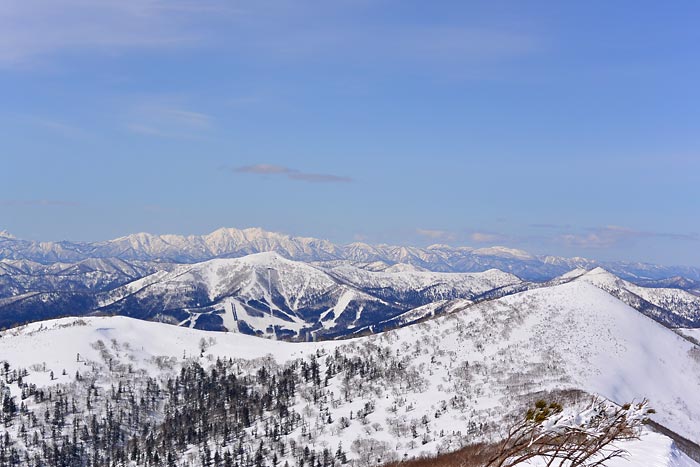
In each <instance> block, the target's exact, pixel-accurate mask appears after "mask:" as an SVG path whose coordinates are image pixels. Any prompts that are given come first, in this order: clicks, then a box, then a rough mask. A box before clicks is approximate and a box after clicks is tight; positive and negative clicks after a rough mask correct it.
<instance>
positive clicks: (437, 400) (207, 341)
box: [0, 269, 700, 466]
mask: <svg viewBox="0 0 700 467" xmlns="http://www.w3.org/2000/svg"><path fill="white" fill-rule="evenodd" d="M213 271H214V272H215V271H216V269H213ZM210 279H211V280H210V282H209V284H210V285H212V286H213V287H212V288H211V289H208V290H206V291H205V292H206V293H209V292H212V293H219V292H222V291H223V290H224V288H225V287H224V286H225V283H221V282H220V281H219V280H218V276H216V274H214V276H213V277H210ZM319 280H320V279H319ZM219 284H221V285H219ZM220 286H221V287H223V288H218V287H220ZM297 293H300V292H299V291H298V290H297ZM300 296H301V297H303V294H301V293H300ZM463 305H464V306H463V309H462V310H461V311H455V312H454V313H452V314H449V315H446V316H442V317H439V318H436V319H433V320H429V321H426V322H423V323H420V324H417V325H413V326H408V327H405V328H401V329H397V330H394V331H390V332H386V333H383V334H379V335H373V336H369V337H365V338H357V339H352V340H350V341H332V342H322V343H288V342H279V341H271V340H264V341H263V340H260V339H258V338H255V337H251V336H245V335H242V334H237V333H207V332H204V331H198V330H194V329H187V328H176V327H165V325H163V324H160V323H150V322H144V321H138V320H132V319H129V318H124V317H109V318H85V319H82V320H81V319H68V318H66V319H61V320H56V321H50V322H45V323H34V324H31V325H28V326H26V327H22V328H16V329H12V330H9V331H5V332H4V333H2V334H1V337H0V356H2V357H1V358H2V359H3V360H7V361H8V362H9V364H10V371H12V369H15V370H17V369H20V368H23V369H27V370H28V371H27V372H26V374H25V375H24V377H23V378H22V383H23V384H36V385H38V387H46V386H49V385H53V384H64V385H71V386H74V385H75V384H77V383H76V381H75V375H76V372H78V373H79V374H80V375H81V379H82V380H90V381H94V383H92V384H96V385H97V386H98V387H103V388H105V389H104V391H106V392H105V394H108V393H109V388H110V386H111V387H112V388H113V389H112V391H114V390H115V389H114V385H115V384H116V381H121V383H120V384H127V381H131V382H130V383H128V384H129V385H130V386H129V387H130V388H131V389H129V391H140V390H141V389H139V388H140V387H141V386H138V384H140V383H138V381H140V380H139V378H140V376H138V375H139V374H141V373H140V371H141V370H145V371H146V372H145V373H143V374H144V375H161V376H159V377H157V378H156V379H158V378H161V379H162V378H165V377H166V376H167V375H171V376H174V375H177V374H179V371H180V370H179V368H180V367H182V366H183V365H191V364H197V365H201V366H202V367H204V368H207V367H209V366H211V365H212V364H214V363H215V362H216V359H217V358H225V359H228V358H229V357H231V358H234V359H235V360H234V362H233V366H234V368H238V370H237V371H238V372H239V374H241V375H243V374H252V375H253V376H254V375H255V374H256V372H257V374H258V375H259V370H260V368H261V367H262V366H265V367H266V368H268V371H274V372H276V371H280V372H282V371H283V370H284V368H287V369H288V370H289V371H292V372H297V373H298V372H299V371H300V368H304V367H307V368H308V365H311V368H313V365H318V366H319V367H318V371H317V373H318V375H319V378H320V379H319V380H318V385H317V383H313V382H312V381H313V378H312V379H310V380H306V381H308V383H303V381H304V379H303V374H304V373H303V371H302V372H301V373H300V374H301V375H302V379H301V382H299V383H298V384H300V386H298V387H297V392H296V396H295V397H294V399H293V400H290V404H292V405H290V407H293V408H294V409H293V410H294V411H295V413H298V414H299V415H300V416H301V420H303V421H304V422H303V423H296V422H295V423H293V424H292V425H290V430H291V431H290V432H289V433H288V434H287V435H285V437H284V440H285V441H284V443H286V444H285V446H286V448H284V449H283V451H279V449H282V448H281V447H280V445H279V442H277V441H276V442H275V443H272V441H270V443H272V444H269V450H267V451H265V452H266V453H267V454H265V455H269V456H271V455H272V452H273V451H274V452H276V456H277V459H278V460H280V459H284V458H287V459H289V460H290V465H292V461H293V460H294V459H290V458H289V457H288V456H290V455H291V454H290V451H289V449H290V444H289V442H290V440H295V446H306V445H308V446H309V447H310V448H311V449H312V450H318V449H321V448H322V447H324V446H327V447H329V448H330V449H331V450H333V451H335V449H336V447H337V446H338V443H339V442H341V443H342V446H344V448H345V450H346V451H347V452H346V453H347V456H348V457H349V458H360V457H361V456H362V455H363V454H362V453H363V449H364V448H363V446H365V445H366V443H369V441H368V440H370V439H371V440H373V441H372V443H374V444H373V445H375V447H377V449H378V450H379V451H381V457H382V460H383V461H386V460H391V459H395V458H401V457H403V456H404V454H406V455H407V456H415V455H419V454H421V453H435V452H438V451H443V452H444V451H446V450H453V449H456V448H458V447H460V446H462V445H464V444H465V443H470V442H475V441H479V440H492V439H497V438H498V437H499V436H500V433H501V429H502V426H503V424H504V423H506V419H507V416H508V415H513V414H517V413H521V412H520V411H521V410H522V407H523V406H524V405H526V404H527V403H529V402H528V401H531V400H532V398H533V397H539V396H537V395H538V394H545V393H543V392H542V391H555V392H554V393H552V394H555V395H556V394H559V393H557V392H556V391H560V390H572V389H581V390H584V391H586V392H590V393H597V394H600V395H602V396H604V397H606V398H608V399H610V400H612V401H615V402H618V403H623V402H627V401H631V400H641V399H642V398H645V397H646V398H648V399H649V401H650V404H651V406H652V407H654V408H655V409H656V411H657V413H656V414H655V415H653V418H654V420H656V421H658V422H659V423H661V424H663V425H665V426H666V427H668V428H669V429H671V430H673V431H675V432H677V433H679V434H680V435H682V436H684V437H686V438H688V439H690V440H691V441H694V442H698V441H700V350H699V349H698V347H697V346H695V345H693V344H692V343H690V342H689V341H688V340H685V339H683V338H682V337H680V336H678V335H676V334H675V333H674V332H672V331H671V330H669V329H667V328H664V327H663V326H661V325H659V324H658V323H656V322H654V321H652V320H651V319H649V318H647V317H645V316H643V315H641V314H640V313H638V312H637V311H636V310H634V309H632V308H630V307H629V306H627V305H625V304H624V303H622V302H620V301H619V300H617V299H615V298H613V297H612V296H610V295H609V294H607V293H605V292H604V291H602V290H600V289H599V288H597V287H594V286H592V285H591V284H589V283H586V282H585V281H574V282H570V283H567V284H563V285H560V286H555V287H549V288H542V289H536V290H531V291H526V292H522V293H519V294H515V295H511V296H508V297H504V298H501V299H498V300H494V301H490V302H484V303H478V304H471V303H470V302H469V301H468V300H465V301H463ZM78 354H79V355H78ZM268 354H269V355H270V358H271V360H270V359H266V355H268ZM76 356H77V357H76ZM300 358H302V359H303V361H305V362H307V363H304V364H303V365H302V364H301V361H302V360H299V359H300ZM239 359H257V360H253V361H251V362H250V363H245V364H244V363H243V361H242V360H239ZM309 359H310V360H309ZM272 362H276V363H272ZM285 362H286V363H285ZM314 362H316V363H314ZM279 365H281V366H279ZM300 365H301V366H300ZM278 366H279V367H278ZM275 368H279V370H275ZM64 370H65V371H64ZM314 371H315V370H314ZM51 372H53V377H54V378H55V379H54V380H53V381H52V380H51ZM120 375H122V376H120ZM129 375H130V376H129ZM279 375H280V376H279V377H280V378H281V377H282V376H281V375H282V373H279ZM124 377H125V378H126V379H122V378H124ZM240 377H241V378H243V376H240ZM258 378H259V376H258ZM324 378H325V383H324ZM9 379H11V378H9ZM252 381H253V380H251V384H253V383H252ZM258 381H259V379H258ZM134 384H135V385H136V386H134V387H133V388H132V387H131V385H134ZM145 384H146V383H145V381H144V385H145ZM149 384H153V383H149ZM163 384H166V383H165V382H164V383H163ZM305 384H308V385H309V386H305ZM125 390H126V389H125ZM10 391H11V393H12V394H13V395H15V396H20V395H21V394H20V390H19V386H18V385H17V384H16V383H12V384H10ZM102 393H103V391H102V390H100V391H99V394H102ZM96 394H97V392H96ZM552 397H565V396H563V395H562V396H552ZM572 397H573V399H572ZM576 397H579V396H569V399H571V401H575V400H576ZM569 399H567V400H569ZM583 399H585V397H583ZM583 399H581V400H583ZM99 401H100V398H99V397H98V396H95V400H94V401H93V404H94V405H96V404H97V403H98V402H99ZM572 403H574V402H572ZM272 413H273V412H264V413H263V414H262V415H261V416H260V417H259V418H258V417H255V418H254V419H252V420H251V421H250V425H249V426H248V427H247V428H245V430H244V431H242V432H241V433H240V434H239V436H253V433H258V434H260V433H265V432H267V431H266V429H265V426H266V423H268V422H266V421H265V420H266V417H267V416H268V415H269V416H272ZM265 414H268V415H265ZM268 428H269V427H268ZM244 433H247V434H245V435H244ZM217 436H220V435H217ZM259 436H260V435H259ZM259 439H262V440H267V439H268V438H266V437H265V436H262V437H261V438H259ZM648 439H651V440H652V441H653V440H654V439H656V440H657V441H655V442H659V441H658V440H659V439H661V438H658V436H657V435H654V436H653V437H651V438H648ZM251 442H252V441H251ZM266 442H267V441H266ZM256 443H257V441H256V442H254V443H253V446H255V445H256ZM641 443H642V444H640V446H644V447H641V448H640V449H641V450H640V451H639V452H641V453H644V452H647V451H645V449H646V447H648V446H651V444H649V443H646V444H645V443H644V438H643V440H642V442H641ZM664 443H665V444H664ZM652 444H653V443H652ZM661 444H663V445H664V446H665V448H664V449H665V451H664V452H666V453H667V454H669V453H671V451H672V449H671V447H670V446H671V445H670V444H669V443H668V442H666V441H663V442H662V443H661ZM273 446H277V447H275V448H274V449H273ZM351 446H356V447H357V449H356V450H352V449H350V447H351ZM635 446H636V445H635ZM657 447H658V446H657ZM634 449H637V448H636V447H635V448H634ZM653 449H656V448H653ZM659 450H661V448H659ZM379 451H375V452H379ZM282 452H284V453H286V454H283V453H282ZM319 452H320V451H319ZM195 453H196V451H195ZM640 455H643V454H640ZM669 455H671V454H669ZM679 459H680V457H679ZM682 460H683V462H686V461H687V462H689V461H688V460H687V459H686V458H682ZM638 462H640V463H638V464H636V465H648V464H643V463H641V462H642V461H639V460H638ZM679 462H680V461H679ZM632 465H635V464H632ZM660 465H675V466H681V465H692V464H682V463H675V464H673V463H669V464H660Z"/></svg>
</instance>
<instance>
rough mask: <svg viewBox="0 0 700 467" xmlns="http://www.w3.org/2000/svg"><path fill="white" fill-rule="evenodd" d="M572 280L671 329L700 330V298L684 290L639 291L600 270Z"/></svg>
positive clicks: (644, 289)
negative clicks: (617, 300)
mask: <svg viewBox="0 0 700 467" xmlns="http://www.w3.org/2000/svg"><path fill="white" fill-rule="evenodd" d="M572 273H573V272H572ZM574 274H576V273H574ZM570 277H573V278H574V279H575V280H577V281H585V282H588V283H590V284H593V285H595V286H596V287H598V288H600V289H603V290H605V291H606V292H608V293H610V294H612V295H614V296H615V297H617V298H619V299H620V300H622V301H624V302H625V303H627V304H628V305H630V306H632V307H634V308H636V309H637V310H639V311H641V312H643V313H646V314H647V315H648V316H650V317H652V318H654V319H657V320H658V321H660V322H662V323H663V324H666V325H669V326H672V327H698V326H700V297H698V296H697V295H694V294H692V293H690V292H686V291H685V290H680V289H671V288H654V287H640V286H638V285H635V284H632V283H631V282H627V281H625V280H623V279H620V278H619V277H616V276H614V275H613V274H611V273H609V272H608V271H606V270H605V269H603V268H600V267H599V268H595V269H593V270H591V271H588V272H586V273H584V274H578V275H576V276H570Z"/></svg>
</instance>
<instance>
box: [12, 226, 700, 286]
mask: <svg viewBox="0 0 700 467" xmlns="http://www.w3.org/2000/svg"><path fill="white" fill-rule="evenodd" d="M270 251H273V252H277V253H279V254H280V255H282V256H284V257H286V258H289V259H293V260H299V261H306V262H311V261H350V262H353V263H355V264H358V263H365V264H372V263H383V264H386V265H387V266H391V265H393V264H397V263H404V264H411V265H413V266H417V267H420V268H423V269H427V270H431V271H442V272H481V271H486V270H489V269H499V270H501V271H505V272H509V273H512V274H515V275H517V276H518V277H520V278H522V279H524V280H529V281H546V280H550V279H552V278H554V277H556V276H559V275H561V274H564V273H566V272H567V271H570V270H571V269H574V268H577V267H582V268H585V269H593V268H595V267H597V266H602V267H604V268H606V269H607V270H609V271H611V272H613V273H614V274H616V275H618V276H620V277H622V278H623V279H626V280H629V281H632V282H634V283H638V284H642V285H653V284H652V282H654V281H664V280H665V281H669V279H670V278H677V277H680V278H683V279H685V281H684V280H678V279H676V280H674V281H672V282H669V283H668V284H665V285H664V284H661V283H659V284H658V285H661V286H668V285H672V286H674V287H675V286H678V287H686V286H687V287H693V288H696V286H697V285H698V282H700V269H698V268H693V267H667V266H658V265H652V264H646V263H627V262H600V261H595V260H590V259H586V258H563V257H556V256H535V255H531V254H529V253H527V252H524V251H521V250H515V249H512V248H506V247H497V246H495V247H488V248H479V249H473V248H469V247H451V246H448V245H432V246H429V247H427V248H418V247H411V246H392V245H369V244H366V243H352V244H349V245H336V244H333V243H331V242H329V241H327V240H320V239H316V238H307V237H292V236H289V235H284V234H281V233H275V232H268V231H265V230H262V229H259V228H250V229H242V230H241V229H233V228H222V229H219V230H216V231H215V232H212V233H210V234H207V235H189V236H182V235H153V234H148V233H139V234H133V235H128V236H125V237H120V238H117V239H114V240H108V241H101V242H93V243H85V242H66V241H64V242H36V241H28V240H21V239H17V238H15V237H13V236H11V235H9V234H7V233H4V234H0V259H3V258H4V259H16V260H30V261H35V262H39V263H52V262H77V261H81V260H84V259H88V258H120V259H122V260H127V261H129V260H139V261H156V262H166V263H196V262H201V261H206V260H209V259H213V258H231V257H240V256H245V255H248V254H252V253H261V252H270Z"/></svg>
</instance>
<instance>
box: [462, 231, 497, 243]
mask: <svg viewBox="0 0 700 467" xmlns="http://www.w3.org/2000/svg"><path fill="white" fill-rule="evenodd" d="M469 239H470V240H471V241H473V242H476V243H496V242H503V241H504V240H506V237H505V236H504V235H502V234H497V233H492V232H472V233H471V234H470V235H469Z"/></svg>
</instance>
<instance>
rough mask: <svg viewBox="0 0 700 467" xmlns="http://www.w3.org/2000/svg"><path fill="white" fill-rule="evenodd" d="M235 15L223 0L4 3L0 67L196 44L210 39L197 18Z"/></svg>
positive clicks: (0, 15)
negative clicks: (81, 53) (63, 55)
mask: <svg viewBox="0 0 700 467" xmlns="http://www.w3.org/2000/svg"><path fill="white" fill-rule="evenodd" d="M234 11H235V10H234V9H233V8H232V6H231V5H230V3H228V2H225V1H223V0H197V1H194V0H181V1H168V0H148V1H142V0H100V1H89V0H4V1H3V3H2V8H1V9H0V66H2V65H4V66H12V65H19V64H22V63H26V62H27V61H32V60H35V59H37V57H42V56H46V55H51V54H53V53H55V52H60V51H65V50H69V51H70V50H86V49H87V50H89V49H98V50H99V49H120V48H125V49H126V48H162V47H173V46H183V45H188V44H194V43H198V42H200V41H201V40H202V37H203V36H204V34H205V29H204V28H201V27H200V28H197V27H195V26H194V20H195V19H196V18H198V17H201V16H203V15H206V16H214V15H216V16H221V15H222V14H224V13H231V12H234Z"/></svg>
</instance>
